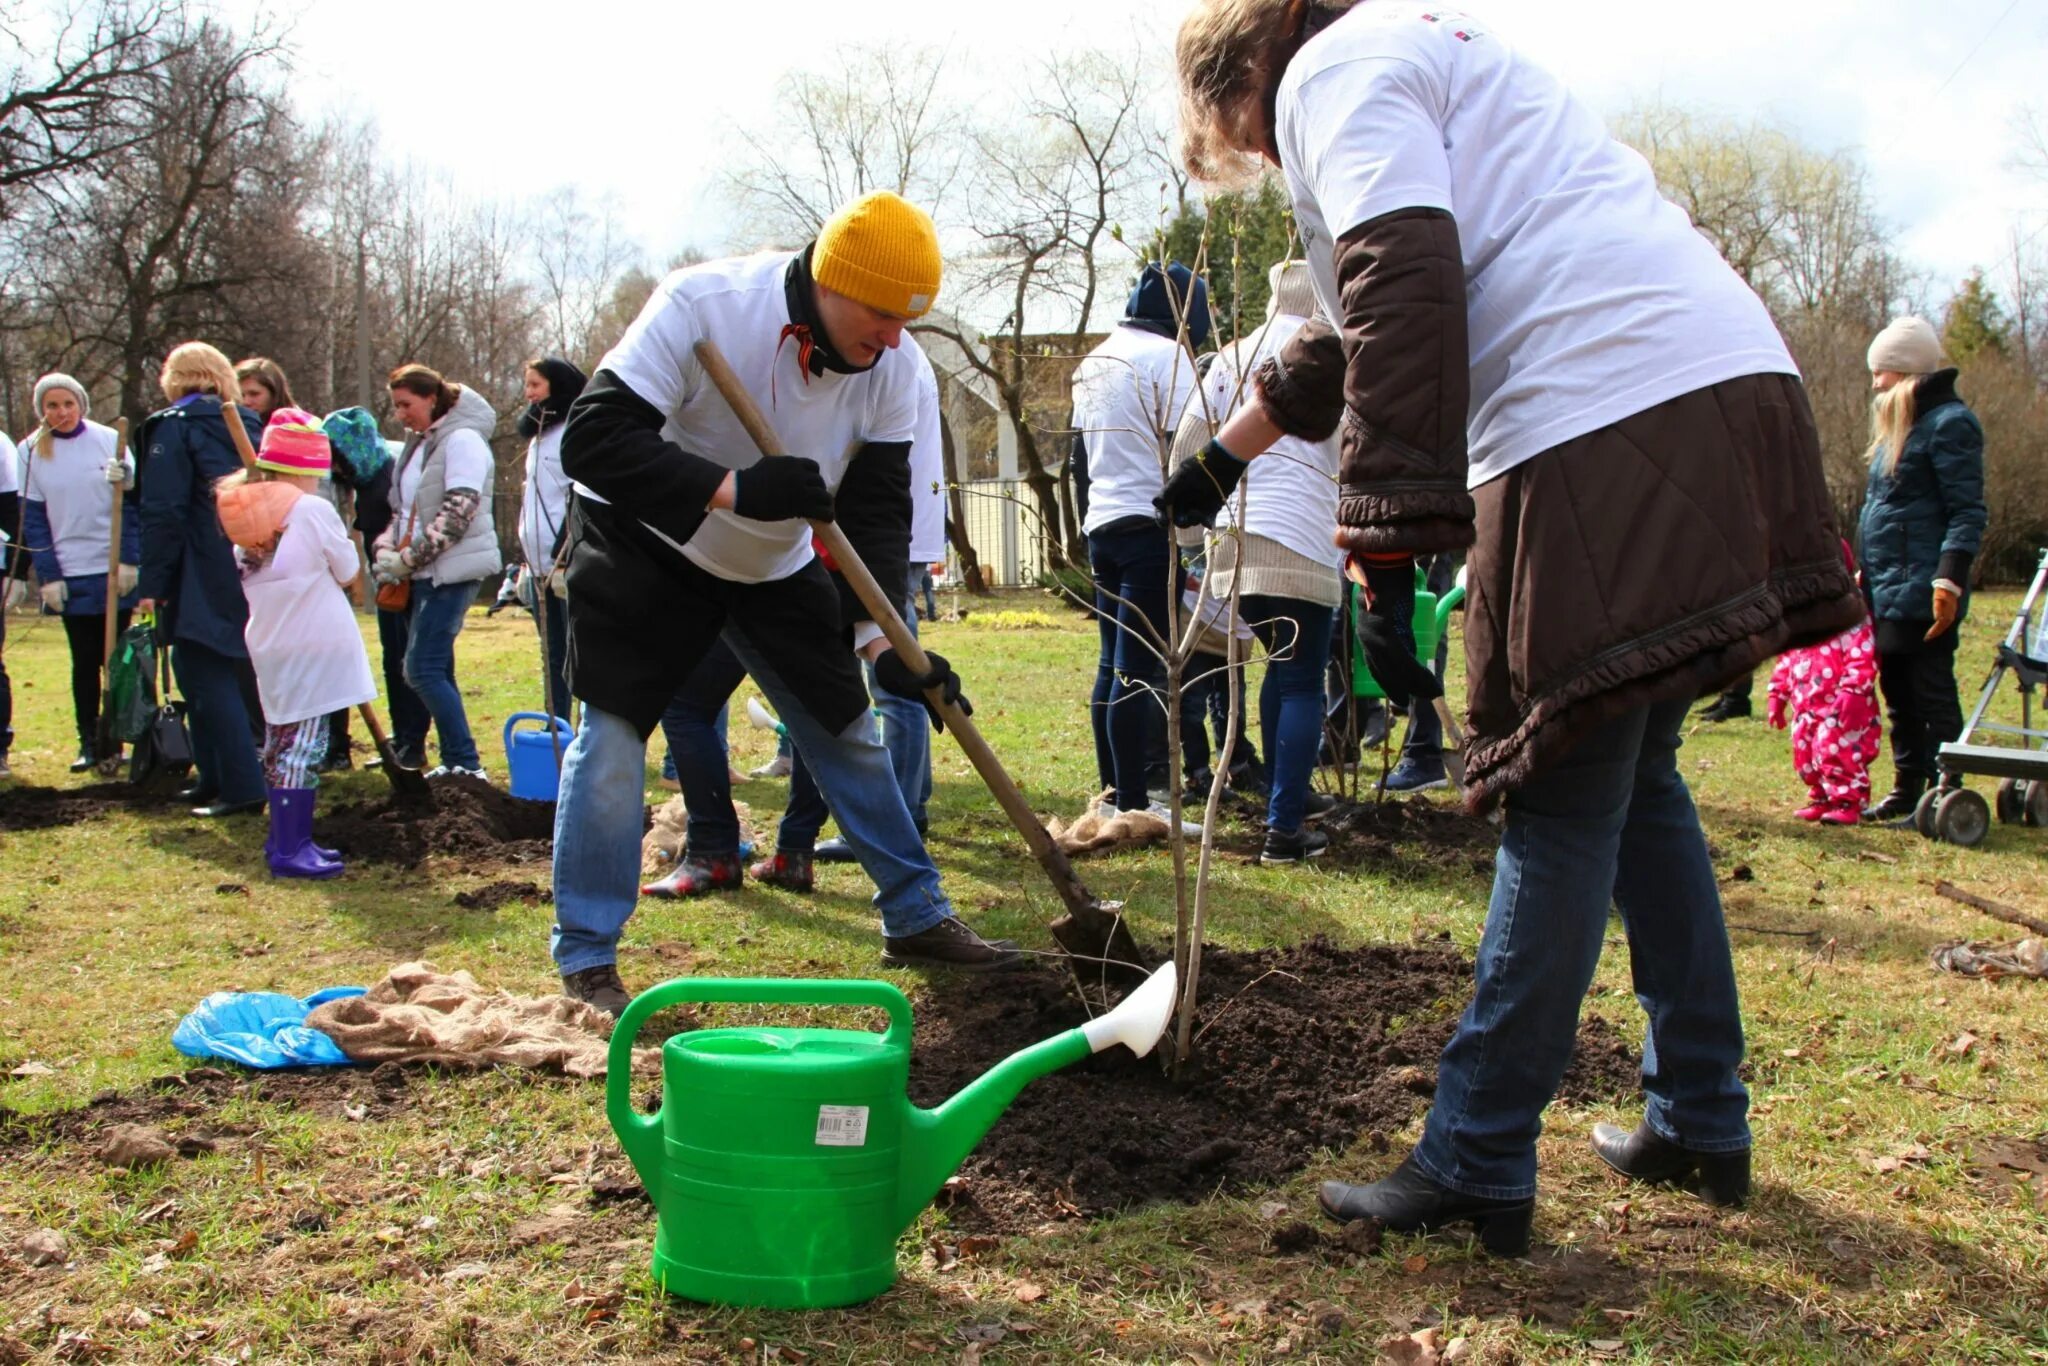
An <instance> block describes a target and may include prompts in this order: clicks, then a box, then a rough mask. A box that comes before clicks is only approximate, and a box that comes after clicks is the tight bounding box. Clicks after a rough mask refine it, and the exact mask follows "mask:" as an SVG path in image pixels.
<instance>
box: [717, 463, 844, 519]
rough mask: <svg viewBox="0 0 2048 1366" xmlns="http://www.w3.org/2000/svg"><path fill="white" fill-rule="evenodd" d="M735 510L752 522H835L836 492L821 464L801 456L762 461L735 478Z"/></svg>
mask: <svg viewBox="0 0 2048 1366" xmlns="http://www.w3.org/2000/svg"><path fill="white" fill-rule="evenodd" d="M732 510H733V511H734V512H735V513H737V514H739V515H740V516H742V517H745V518H747V519H748V520H749V521H755V522H786V521H788V520H789V519H790V518H792V517H802V518H806V519H808V520H810V521H813V522H829V521H831V520H832V491H831V490H830V489H828V488H826V487H825V476H824V475H822V474H820V473H819V472H818V462H817V461H815V460H806V459H804V458H803V457H802V456H797V455H778V456H774V457H772V458H769V457H763V458H762V459H760V460H758V461H756V462H754V463H753V464H751V465H749V466H747V467H746V468H745V469H743V470H740V471H738V472H736V473H735V474H734V475H733V477H732Z"/></svg>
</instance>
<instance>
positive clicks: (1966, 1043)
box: [1944, 1029, 1977, 1058]
mask: <svg viewBox="0 0 2048 1366" xmlns="http://www.w3.org/2000/svg"><path fill="white" fill-rule="evenodd" d="M1976 1046H1977V1036H1976V1035H1975V1034H1972V1033H1971V1032H1970V1031H1969V1030H1967V1029H1966V1030H1964V1031H1963V1032H1962V1033H1960V1034H1958V1035H1956V1036H1955V1037H1954V1038H1953V1039H1950V1040H1949V1041H1948V1047H1947V1048H1946V1049H1945V1050H1944V1051H1945V1052H1947V1054H1948V1055H1949V1056H1950V1057H1952V1058H1961V1057H1967V1056H1969V1053H1970V1050H1971V1049H1973V1048H1975V1047H1976Z"/></svg>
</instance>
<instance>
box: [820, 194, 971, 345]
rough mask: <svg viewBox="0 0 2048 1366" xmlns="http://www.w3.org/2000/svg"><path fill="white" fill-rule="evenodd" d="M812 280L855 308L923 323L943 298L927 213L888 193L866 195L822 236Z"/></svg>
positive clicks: (935, 237) (933, 233)
mask: <svg viewBox="0 0 2048 1366" xmlns="http://www.w3.org/2000/svg"><path fill="white" fill-rule="evenodd" d="M811 278H812V279H814V280H816V281H817V282H818V283H819V284H821V285H823V286H825V288H827V289H829V290H832V291H834V292H835V293H839V294H844V295H845V296H846V297H847V298H849V299H852V300H854V301H855V302H857V303H863V304H866V305H867V306H868V307H869V308H874V309H879V310H880V311H882V312H884V313H893V314H895V315H896V316H898V317H902V318H920V317H923V316H924V315H925V314H926V313H928V312H930V311H931V306H932V301H933V300H934V299H936V298H938V296H939V235H938V232H937V231H936V230H935V229H934V228H933V227H932V220H931V218H930V217H929V216H928V215H926V213H925V211H924V210H923V209H920V208H918V207H917V206H916V205H915V204H912V203H909V202H908V201H906V200H904V199H903V198H901V197H900V196H897V195H893V194H891V193H889V191H887V190H876V191H875V192H874V193H873V194H868V195H862V196H861V197H860V198H859V199H856V200H854V201H853V202H852V203H851V204H848V205H847V206H846V207H845V208H843V209H841V210H840V211H839V212H838V213H835V214H833V215H832V219H831V221H830V222H828V223H827V224H825V226H824V228H823V229H822V230H820V231H819V233H818V242H817V245H816V246H815V247H813V248H812V250H811Z"/></svg>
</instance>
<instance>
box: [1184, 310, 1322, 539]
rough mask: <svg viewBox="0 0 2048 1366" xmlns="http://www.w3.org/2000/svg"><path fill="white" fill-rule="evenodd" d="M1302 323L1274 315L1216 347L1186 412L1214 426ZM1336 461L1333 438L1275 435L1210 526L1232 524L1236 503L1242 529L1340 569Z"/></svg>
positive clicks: (1304, 322)
mask: <svg viewBox="0 0 2048 1366" xmlns="http://www.w3.org/2000/svg"><path fill="white" fill-rule="evenodd" d="M1307 323H1308V319H1306V318H1297V317H1293V316H1291V315H1289V314H1286V313H1281V314H1276V315H1275V316H1274V317H1273V319H1272V320H1271V321H1270V322H1266V323H1261V324H1260V325H1259V326H1258V327H1256V328H1254V329H1253V330H1252V331H1251V333H1250V334H1249V335H1247V336H1245V337H1243V338H1241V339H1239V340H1238V341H1235V342H1232V343H1231V344H1230V345H1229V346H1226V347H1224V348H1223V349H1222V350H1221V351H1219V352H1217V353H1216V360H1215V363H1214V364H1212V365H1211V366H1210V367H1209V373H1208V374H1207V375H1205V376H1203V377H1202V387H1201V392H1199V393H1197V394H1195V395H1194V396H1193V397H1191V398H1190V399H1189V400H1188V411H1189V412H1191V413H1201V414H1202V415H1203V416H1205V417H1208V418H1212V419H1214V420H1215V422H1216V423H1217V424H1218V425H1219V426H1220V425H1221V424H1222V423H1223V421H1224V420H1225V419H1226V418H1228V417H1229V416H1230V415H1231V414H1232V413H1234V412H1236V411H1237V409H1238V407H1239V405H1240V404H1242V403H1243V401H1244V396H1245V395H1246V394H1247V393H1249V392H1250V391H1251V379H1250V376H1251V374H1252V372H1254V371H1255V370H1257V369H1258V368H1259V364H1260V362H1262V361H1264V360H1265V359H1266V357H1268V356H1270V355H1273V354H1274V353H1275V352H1277V351H1278V350H1279V349H1280V348H1281V347H1282V346H1284V345H1286V344H1287V342H1288V340H1289V339H1290V338H1292V337H1293V336H1294V334H1295V333H1297V332H1299V331H1301V329H1302V328H1303V327H1304V326H1306V325H1307ZM1205 400H1206V404H1207V406H1206V408H1205V407H1204V402H1205ZM1337 462H1338V449H1337V438H1336V437H1335V436H1331V437H1330V438H1329V439H1328V440H1325V441H1304V440H1302V439H1301V438H1300V437H1298V436H1283V437H1281V438H1280V439H1279V440H1278V441H1276V442H1274V443H1273V445H1272V446H1271V447H1270V448H1269V449H1268V450H1267V451H1266V453H1265V454H1264V455H1261V456H1260V457H1259V458H1258V459H1256V460H1254V461H1252V462H1251V465H1250V466H1249V467H1248V468H1247V469H1246V470H1245V472H1244V478H1243V479H1242V480H1241V481H1240V482H1239V483H1238V486H1237V488H1236V489H1234V490H1233V491H1232V492H1231V495H1230V500H1229V501H1228V502H1227V503H1225V504H1224V508H1223V512H1222V513H1221V514H1220V515H1219V516H1218V517H1217V519H1216V525H1218V526H1219V527H1224V526H1232V527H1234V526H1236V525H1237V516H1238V508H1239V507H1240V506H1242V507H1243V508H1244V529H1245V531H1246V532H1247V533H1249V534H1251V535H1254V536H1264V537H1265V538H1266V539H1267V540H1270V541H1278V542H1279V543H1280V544H1281V545H1284V546H1286V547H1287V548H1288V549H1289V550H1291V551H1293V552H1294V553H1295V554H1297V555H1303V556H1306V557H1307V558H1309V559H1311V560H1315V561H1316V562H1317V563H1319V564H1326V565H1328V566H1330V567H1331V568H1332V569H1336V568H1339V567H1341V566H1342V565H1343V563H1344V552H1343V551H1342V550H1339V549H1338V548H1337Z"/></svg>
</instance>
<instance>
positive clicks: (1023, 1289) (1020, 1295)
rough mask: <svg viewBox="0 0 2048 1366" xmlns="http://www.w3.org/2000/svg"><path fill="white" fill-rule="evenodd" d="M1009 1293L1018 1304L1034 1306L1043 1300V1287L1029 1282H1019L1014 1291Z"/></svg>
mask: <svg viewBox="0 0 2048 1366" xmlns="http://www.w3.org/2000/svg"><path fill="white" fill-rule="evenodd" d="M1011 1293H1012V1294H1013V1295H1014V1296H1015V1297H1016V1300H1017V1303H1019V1304H1036V1303H1038V1302H1039V1301H1040V1300H1042V1299H1044V1298H1045V1287H1044V1286H1042V1285H1035V1284H1033V1283H1032V1282H1030V1281H1019V1282H1017V1288H1016V1290H1014V1291H1013V1292H1011Z"/></svg>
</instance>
